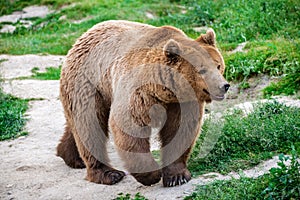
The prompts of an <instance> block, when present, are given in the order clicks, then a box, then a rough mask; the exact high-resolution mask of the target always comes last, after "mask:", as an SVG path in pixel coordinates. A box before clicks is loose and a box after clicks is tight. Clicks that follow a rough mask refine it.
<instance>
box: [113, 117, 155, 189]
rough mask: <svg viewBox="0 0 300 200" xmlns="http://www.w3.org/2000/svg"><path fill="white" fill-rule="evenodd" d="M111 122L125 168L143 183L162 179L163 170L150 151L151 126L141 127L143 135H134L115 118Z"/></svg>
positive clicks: (148, 183) (150, 183)
mask: <svg viewBox="0 0 300 200" xmlns="http://www.w3.org/2000/svg"><path fill="white" fill-rule="evenodd" d="M109 124H110V127H111V130H112V132H113V134H114V140H115V144H116V146H117V148H118V153H119V155H120V157H121V158H122V160H123V161H124V163H125V168H126V169H127V170H128V171H129V172H130V174H131V175H132V176H134V178H135V179H136V180H137V181H138V182H140V183H142V184H143V185H153V184H155V183H158V182H159V181H160V179H161V170H160V169H159V165H158V164H157V162H156V161H155V160H154V158H153V157H152V154H151V152H150V143H149V136H150V134H151V128H150V129H148V128H145V129H141V132H142V133H141V135H142V137H134V136H132V135H130V133H129V134H127V133H125V132H124V131H123V130H121V128H120V127H119V126H118V124H117V123H116V122H115V121H114V119H113V118H111V119H110V123H109Z"/></svg>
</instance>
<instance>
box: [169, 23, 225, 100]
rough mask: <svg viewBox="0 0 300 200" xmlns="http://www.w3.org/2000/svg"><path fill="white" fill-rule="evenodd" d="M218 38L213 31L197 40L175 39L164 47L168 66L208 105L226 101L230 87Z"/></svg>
mask: <svg viewBox="0 0 300 200" xmlns="http://www.w3.org/2000/svg"><path fill="white" fill-rule="evenodd" d="M215 38H216V36H215V32H214V31H213V30H212V29H209V30H208V31H207V32H206V34H202V35H201V36H200V37H199V38H197V39H196V40H191V39H189V38H182V37H181V38H180V37H179V38H174V39H170V40H168V41H167V42H166V43H165V45H164V47H163V52H164V55H165V57H166V58H167V60H168V61H167V62H168V65H169V66H171V67H172V68H174V69H176V70H177V71H178V72H180V74H182V75H183V76H184V77H185V79H186V80H187V81H188V82H189V84H190V86H191V87H192V88H193V90H194V92H195V94H196V96H197V98H198V99H199V98H200V99H201V100H204V101H206V102H210V101H211V100H217V101H221V100H223V99H224V97H225V93H226V92H227V91H228V89H229V87H230V85H229V84H228V82H227V81H226V80H225V78H224V77H223V73H224V70H225V63H224V60H223V57H222V55H221V54H220V52H219V50H218V49H217V47H216V39H215ZM183 88H184V87H183ZM183 93H184V91H183Z"/></svg>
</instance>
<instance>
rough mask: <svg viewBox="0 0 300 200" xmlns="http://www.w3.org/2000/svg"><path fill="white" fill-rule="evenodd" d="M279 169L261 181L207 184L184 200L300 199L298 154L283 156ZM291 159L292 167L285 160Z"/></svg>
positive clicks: (250, 180) (249, 179)
mask: <svg viewBox="0 0 300 200" xmlns="http://www.w3.org/2000/svg"><path fill="white" fill-rule="evenodd" d="M279 159H280V161H279V162H278V167H276V168H272V169H271V170H270V171H269V172H270V173H269V174H265V175H262V176H260V177H258V178H255V179H252V178H246V177H243V175H242V177H241V178H240V179H231V180H225V181H221V180H217V181H214V182H212V183H210V184H207V185H200V186H198V187H197V189H196V191H195V192H193V193H192V195H190V196H187V197H185V200H190V199H194V200H202V199H209V200H219V199H222V200H232V199H245V200H247V199H249V200H251V199H269V200H275V199H299V198H300V163H299V161H297V159H299V156H298V155H297V153H296V151H294V150H293V151H292V158H289V157H286V156H283V155H280V156H279ZM287 160H290V161H291V165H289V166H288V165H286V164H285V162H284V161H287Z"/></svg>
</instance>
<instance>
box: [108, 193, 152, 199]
mask: <svg viewBox="0 0 300 200" xmlns="http://www.w3.org/2000/svg"><path fill="white" fill-rule="evenodd" d="M114 200H148V199H147V198H146V197H144V196H143V195H141V194H140V193H139V192H138V193H136V194H135V195H134V197H131V194H129V193H127V194H123V193H119V194H118V197H117V198H115V199H114Z"/></svg>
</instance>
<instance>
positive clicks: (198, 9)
mask: <svg viewBox="0 0 300 200" xmlns="http://www.w3.org/2000/svg"><path fill="white" fill-rule="evenodd" d="M74 3H75V4H74ZM33 4H44V5H48V6H49V7H50V8H52V9H56V10H57V12H55V13H52V14H50V15H48V16H47V17H46V18H45V19H38V18H37V19H32V20H33V26H32V27H31V28H30V29H29V30H28V29H25V28H24V27H22V26H21V25H20V24H19V23H17V24H18V26H17V30H16V31H15V33H13V34H0V53H2V54H30V53H31V54H37V53H41V54H60V55H65V54H66V53H67V51H68V50H69V49H70V48H71V46H72V44H73V43H74V42H75V40H76V39H77V38H78V37H79V36H80V35H81V34H82V33H83V32H85V31H86V30H88V29H89V28H91V27H92V26H93V25H95V24H97V23H99V22H102V21H105V20H110V19H126V20H132V21H138V22H143V23H148V24H152V25H156V26H162V25H166V24H167V25H173V26H176V27H178V28H180V29H182V30H183V31H185V32H186V33H187V34H188V35H189V36H190V37H192V38H196V37H198V36H199V34H200V33H197V32H195V31H194V30H193V29H192V28H193V27H201V26H209V27H212V28H214V29H215V32H216V33H217V40H218V42H219V46H220V47H221V49H222V51H223V54H224V58H225V62H226V65H227V69H226V73H225V76H226V78H227V79H229V80H231V81H242V82H243V84H242V85H241V88H242V89H243V88H247V79H248V78H250V77H251V76H254V75H256V74H260V73H264V74H268V75H271V76H273V75H275V76H281V75H284V78H283V79H282V81H280V82H279V83H278V84H273V85H270V87H268V88H267V89H266V90H265V91H264V94H265V97H269V96H272V95H278V94H281V93H283V94H295V93H296V92H297V91H299V79H297V77H299V76H300V73H299V68H300V66H299V62H300V58H299V55H300V47H299V46H300V45H299V33H300V30H299V20H298V19H299V18H300V6H299V4H298V1H297V0H270V1H268V2H266V1H264V0H257V1H244V0H225V1H220V0H218V1H207V0H206V1H196V0H194V1H184V0H182V1H179V0H175V1H168V0H163V1H158V0H153V1H145V0H137V1H132V0H126V1H121V0H113V1H112V0H111V1H104V0H91V1H79V0H40V1H39V0H29V1H24V0H18V1H8V0H5V1H2V2H1V4H0V5H1V10H0V14H9V13H11V12H13V11H15V10H20V9H22V8H24V7H25V6H28V5H33ZM71 4H72V6H69V7H64V8H63V9H61V8H62V6H65V5H71ZM146 12H150V13H152V14H153V15H154V16H155V18H154V19H149V18H147V17H146V14H145V13H146ZM62 16H65V17H66V19H65V20H60V17H62ZM83 18H87V20H85V21H83V22H82V23H80V24H76V23H74V22H73V21H74V20H80V19H83ZM244 41H248V42H249V43H248V45H247V46H248V52H247V53H236V54H230V55H229V54H227V53H226V51H229V50H232V49H234V48H235V47H236V46H237V44H238V43H240V42H244ZM293 73H296V74H295V75H290V74H293ZM295 77H296V79H297V80H296V81H295Z"/></svg>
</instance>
